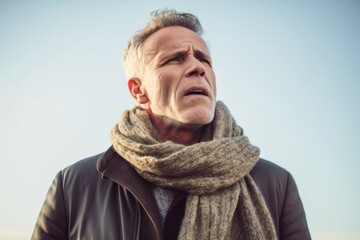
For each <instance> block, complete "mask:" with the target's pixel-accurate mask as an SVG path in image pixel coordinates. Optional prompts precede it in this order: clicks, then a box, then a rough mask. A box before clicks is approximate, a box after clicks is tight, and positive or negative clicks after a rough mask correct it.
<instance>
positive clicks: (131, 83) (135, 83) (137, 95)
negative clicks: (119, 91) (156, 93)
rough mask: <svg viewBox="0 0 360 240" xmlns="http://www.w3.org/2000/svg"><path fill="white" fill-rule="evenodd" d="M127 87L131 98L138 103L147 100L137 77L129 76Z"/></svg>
mask: <svg viewBox="0 0 360 240" xmlns="http://www.w3.org/2000/svg"><path fill="white" fill-rule="evenodd" d="M128 89H129V91H130V94H131V95H132V96H133V98H134V99H135V100H136V101H137V102H138V103H140V104H144V103H147V102H148V101H149V99H148V97H147V95H146V91H145V88H144V86H143V85H142V83H141V80H140V79H138V78H131V79H129V80H128Z"/></svg>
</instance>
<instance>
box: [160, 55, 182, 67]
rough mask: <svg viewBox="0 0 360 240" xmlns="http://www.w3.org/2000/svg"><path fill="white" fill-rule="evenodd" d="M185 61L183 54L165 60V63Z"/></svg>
mask: <svg viewBox="0 0 360 240" xmlns="http://www.w3.org/2000/svg"><path fill="white" fill-rule="evenodd" d="M183 61H184V57H183V56H176V57H172V58H170V59H168V60H166V61H165V63H164V65H165V64H171V63H181V62H183Z"/></svg>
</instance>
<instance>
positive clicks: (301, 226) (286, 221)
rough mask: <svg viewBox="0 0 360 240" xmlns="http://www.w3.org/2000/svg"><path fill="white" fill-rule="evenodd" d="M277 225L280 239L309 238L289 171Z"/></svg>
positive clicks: (304, 218) (299, 200)
mask: <svg viewBox="0 0 360 240" xmlns="http://www.w3.org/2000/svg"><path fill="white" fill-rule="evenodd" d="M279 225H280V226H279V229H280V240H308V239H311V236H310V232H309V228H308V225H307V222H306V216H305V211H304V207H303V204H302V202H301V199H300V195H299V191H298V189H297V186H296V183H295V180H294V178H293V177H292V175H291V174H290V173H288V179H287V186H286V194H285V199H284V205H283V208H282V211H281V216H280V222H279Z"/></svg>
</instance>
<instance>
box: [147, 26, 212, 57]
mask: <svg viewBox="0 0 360 240" xmlns="http://www.w3.org/2000/svg"><path fill="white" fill-rule="evenodd" d="M189 47H191V48H193V49H194V50H197V51H201V52H203V53H205V54H207V55H209V50H208V47H207V45H206V43H205V41H204V40H203V39H202V37H201V36H200V35H199V34H197V33H195V32H193V31H191V30H190V29H187V28H185V27H179V26H172V27H166V28H163V29H161V30H159V31H157V32H155V33H153V34H152V35H150V36H149V37H148V38H147V39H146V40H145V42H144V43H143V45H142V53H143V54H144V55H145V58H148V57H154V56H156V55H158V54H162V53H166V52H173V51H177V50H186V49H188V48H189Z"/></svg>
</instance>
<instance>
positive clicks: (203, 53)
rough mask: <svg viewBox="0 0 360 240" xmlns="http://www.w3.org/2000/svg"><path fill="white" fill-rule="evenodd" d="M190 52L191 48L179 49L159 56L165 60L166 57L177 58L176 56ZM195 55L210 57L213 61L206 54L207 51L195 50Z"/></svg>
mask: <svg viewBox="0 0 360 240" xmlns="http://www.w3.org/2000/svg"><path fill="white" fill-rule="evenodd" d="M188 52H189V50H178V51H174V52H172V53H170V54H164V55H163V56H159V59H160V61H164V60H166V59H169V58H176V57H181V56H185V55H186V54H187V53H188ZM194 55H195V57H197V58H198V57H201V58H205V59H208V60H209V61H211V58H210V55H209V54H206V53H205V52H203V51H201V50H198V49H197V50H194Z"/></svg>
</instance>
